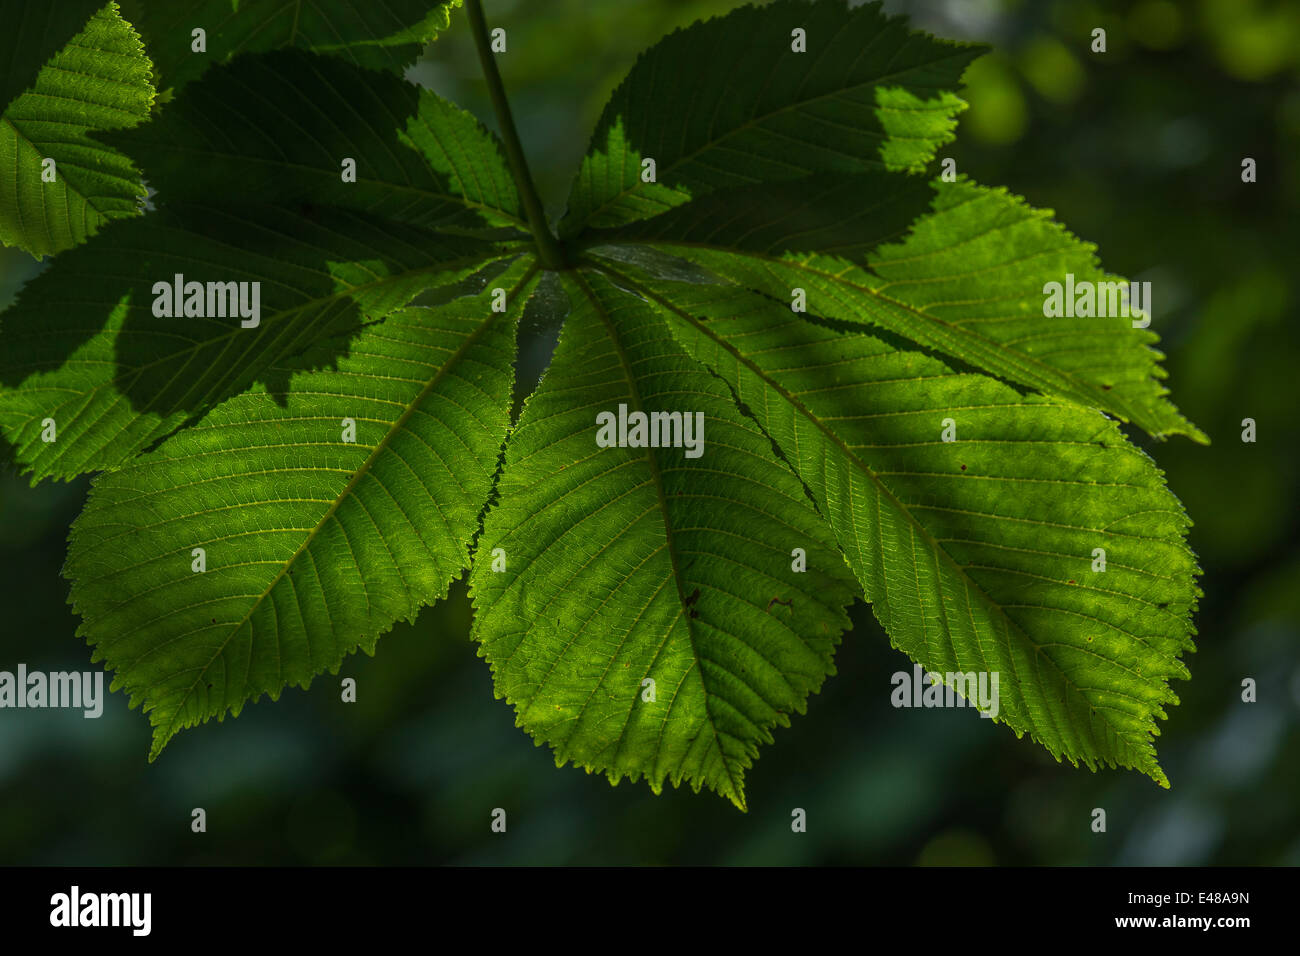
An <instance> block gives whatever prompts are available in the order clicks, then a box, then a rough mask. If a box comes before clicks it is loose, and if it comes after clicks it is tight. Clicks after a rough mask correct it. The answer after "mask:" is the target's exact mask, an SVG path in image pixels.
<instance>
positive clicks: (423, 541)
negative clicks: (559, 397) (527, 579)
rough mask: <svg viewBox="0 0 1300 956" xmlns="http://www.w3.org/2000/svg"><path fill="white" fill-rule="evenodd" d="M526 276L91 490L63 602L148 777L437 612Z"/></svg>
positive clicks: (191, 432)
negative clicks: (157, 764)
mask: <svg viewBox="0 0 1300 956" xmlns="http://www.w3.org/2000/svg"><path fill="white" fill-rule="evenodd" d="M536 275H537V271H536V269H535V267H534V266H533V264H532V263H531V261H529V260H528V258H527V257H524V258H521V259H520V260H518V261H516V262H514V263H513V264H512V265H510V267H509V269H508V270H507V271H506V272H505V273H504V274H502V275H500V276H497V277H496V278H495V279H494V280H493V283H492V285H493V288H488V289H484V291H483V292H482V293H481V294H479V295H478V296H475V297H472V298H460V299H456V300H454V301H452V302H451V303H449V304H446V305H442V306H439V307H436V308H422V307H411V308H404V309H401V310H399V311H397V312H395V313H393V314H392V315H390V316H388V318H387V319H386V320H385V321H384V322H382V323H380V324H378V325H375V326H373V327H371V328H368V329H366V330H365V331H364V332H363V333H362V334H361V335H360V336H359V337H358V338H357V339H356V340H355V342H354V344H353V348H352V351H351V354H350V355H349V356H348V357H347V358H345V359H342V360H341V361H340V362H339V367H338V368H337V370H330V371H321V372H315V373H311V374H309V375H303V376H299V377H298V378H296V379H295V382H294V388H293V390H292V391H291V392H290V393H289V395H288V396H287V401H286V402H285V404H283V405H281V404H280V403H278V402H277V401H275V400H274V399H273V398H272V397H271V396H270V395H268V394H267V393H266V392H264V391H260V390H259V391H250V392H246V393H244V394H242V395H239V396H236V397H234V398H231V399H229V400H228V401H226V402H224V403H223V404H222V405H220V406H219V407H217V408H216V409H214V410H213V411H212V412H210V413H209V414H208V415H207V416H205V417H204V419H203V420H202V421H201V422H199V423H198V424H196V425H194V426H192V427H190V428H187V429H185V430H183V431H181V432H179V433H177V434H176V435H174V436H172V437H171V438H169V439H168V440H167V441H166V442H164V443H163V444H162V445H161V446H160V447H159V448H158V449H157V450H155V451H152V452H150V453H148V454H146V455H143V456H141V457H140V458H138V459H137V460H135V461H132V462H131V463H129V464H128V465H125V466H124V467H122V468H121V469H119V470H117V471H113V472H108V473H105V474H103V475H100V476H99V477H97V478H96V479H95V480H94V482H93V484H92V487H91V493H90V498H89V501H88V502H87V505H86V509H85V511H84V512H83V513H82V514H81V516H80V517H79V518H78V519H77V521H76V522H75V524H74V525H73V528H72V534H71V539H70V542H71V543H70V548H69V556H68V561H67V565H66V567H65V574H66V576H67V577H68V578H69V579H70V580H71V582H72V591H71V597H70V601H71V603H72V604H73V606H74V607H75V608H76V610H77V611H78V612H79V613H80V614H81V615H82V618H83V624H82V627H81V629H80V631H79V633H80V634H82V635H84V636H85V637H86V639H87V641H88V642H89V643H90V644H91V645H92V646H93V647H94V649H95V655H94V659H95V660H103V661H104V663H105V666H106V667H107V668H108V669H109V670H111V671H113V673H114V675H115V676H114V681H113V688H114V689H117V688H124V689H125V690H126V691H127V693H128V694H129V695H130V697H131V703H132V706H136V705H142V706H143V709H144V711H145V712H147V713H148V715H149V718H150V721H151V723H152V724H153V727H154V742H153V748H152V751H151V754H150V757H151V759H152V758H153V757H156V756H157V755H158V753H159V752H160V751H161V750H162V748H163V746H164V745H165V744H166V743H167V741H168V740H169V739H170V738H171V737H172V736H173V735H174V734H175V733H176V732H177V731H178V730H180V729H182V728H184V727H189V726H193V725H195V724H197V723H200V722H202V721H205V720H207V719H209V718H212V717H218V718H224V715H225V714H226V713H227V712H231V713H234V714H236V715H237V714H238V713H239V712H240V710H241V709H242V707H243V705H244V704H245V702H247V701H249V700H256V699H257V698H258V697H260V695H262V694H269V695H270V696H271V697H272V699H276V698H278V697H279V694H280V691H281V690H282V689H283V688H284V687H286V686H288V685H290V684H296V685H301V686H304V687H305V686H307V685H308V684H309V683H310V681H311V679H312V677H313V676H315V675H317V674H320V673H323V672H324V671H326V670H331V671H333V672H337V670H338V667H339V664H340V662H341V661H342V659H343V657H344V656H345V655H346V654H348V653H351V652H353V651H355V650H356V649H357V648H358V647H359V648H361V649H363V650H365V651H366V652H367V653H373V650H374V646H375V641H376V639H377V638H378V637H379V635H380V634H382V633H383V632H385V631H387V630H388V629H389V628H390V627H391V626H392V625H393V624H394V623H395V622H396V621H398V620H401V619H411V618H413V617H414V616H415V614H416V612H417V611H418V610H419V609H420V608H421V607H422V606H423V605H425V604H428V603H430V602H432V601H434V600H437V599H439V598H441V597H444V596H445V595H446V593H447V587H448V584H449V583H450V582H451V581H452V580H453V579H455V578H456V577H457V576H458V575H459V574H460V572H461V570H462V569H463V568H464V567H465V566H466V564H467V563H468V560H469V544H470V541H471V540H472V538H473V536H474V534H475V532H476V531H477V530H478V526H479V525H478V522H479V516H480V514H481V512H482V508H483V503H484V502H485V501H486V500H487V497H488V492H489V489H490V487H491V483H492V477H493V475H494V474H495V472H496V468H497V459H498V455H499V453H500V450H501V445H502V442H503V441H504V439H505V435H506V429H507V427H508V424H509V415H510V394H511V383H512V379H513V361H514V354H515V345H514V343H515V328H516V324H517V321H518V318H519V315H520V313H521V312H522V310H523V307H524V304H525V303H526V301H527V299H528V297H529V295H530V294H531V290H532V289H533V287H534V286H535V284H536ZM494 288H504V289H506V290H507V308H506V310H505V311H504V312H498V311H496V310H494V308H493V304H494V298H495V295H494V291H493V289H494ZM349 423H350V424H351V425H352V426H353V428H354V429H355V431H354V434H353V437H354V439H355V440H354V441H351V440H348V436H347V430H348V426H349ZM194 549H203V552H202V555H201V557H202V560H203V566H202V568H200V567H199V565H198V563H197V562H198V561H199V559H200V555H198V554H197V553H196V552H195V550H194Z"/></svg>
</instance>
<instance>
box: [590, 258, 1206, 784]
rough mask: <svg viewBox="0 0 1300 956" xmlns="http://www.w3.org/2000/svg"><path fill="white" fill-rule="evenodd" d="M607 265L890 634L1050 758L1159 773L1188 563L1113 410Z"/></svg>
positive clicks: (1192, 599)
mask: <svg viewBox="0 0 1300 956" xmlns="http://www.w3.org/2000/svg"><path fill="white" fill-rule="evenodd" d="M614 271H616V272H618V270H614ZM619 274H620V275H621V276H622V278H621V281H624V282H626V283H628V284H631V285H633V286H634V287H635V288H638V289H640V290H641V291H642V292H643V293H644V294H645V295H647V296H649V297H650V298H651V299H652V300H653V301H654V302H655V303H656V304H657V305H658V307H659V308H660V309H661V311H662V312H663V314H664V315H665V316H666V317H668V318H669V320H670V323H671V328H672V330H673V332H674V334H675V335H676V336H678V337H679V339H680V341H681V342H682V343H683V344H684V346H685V347H686V348H687V350H688V351H689V352H690V354H691V355H693V356H694V357H695V358H697V359H698V360H699V361H701V362H703V363H705V364H706V365H707V366H708V367H709V368H710V369H711V370H713V371H714V372H715V373H716V374H717V375H719V376H720V377H721V378H722V379H723V380H724V381H726V382H727V384H728V385H729V386H730V387H731V388H733V389H734V390H735V392H736V395H737V396H738V398H739V400H740V401H741V402H743V403H744V404H745V406H746V407H747V408H749V409H752V410H753V413H754V415H755V417H756V419H757V421H758V422H759V424H760V425H761V426H762V427H763V429H764V431H765V432H766V433H767V434H769V435H770V436H771V437H772V439H773V440H774V441H775V442H776V444H777V445H778V446H779V447H780V448H781V449H782V452H783V453H784V455H785V457H786V459H787V461H788V462H789V464H790V466H791V468H792V469H793V470H794V472H795V473H796V474H797V475H798V476H799V478H800V479H801V480H802V481H803V482H804V484H805V485H806V487H808V488H809V490H810V491H811V493H812V495H813V500H814V501H815V502H816V504H817V507H818V508H819V509H820V511H821V512H822V514H824V515H825V516H826V518H827V520H828V521H829V523H830V525H831V527H832V528H834V529H835V534H836V538H837V540H838V542H839V545H840V547H841V549H842V550H843V552H844V554H845V557H846V558H847V560H848V562H849V565H850V566H851V567H852V568H853V570H854V572H855V573H856V575H857V577H858V580H859V581H860V582H861V584H862V587H863V589H864V591H865V594H866V598H867V600H868V601H870V602H871V605H872V610H873V611H874V613H875V615H876V617H877V619H878V620H879V621H880V622H881V624H882V625H883V626H884V628H885V630H886V632H887V633H888V634H889V635H890V639H891V642H892V643H893V644H894V646H895V647H897V648H899V649H900V650H902V651H904V652H905V653H906V654H907V655H908V656H909V657H911V658H912V659H913V660H915V661H917V662H918V663H920V664H921V665H922V666H924V667H925V668H926V669H927V670H928V671H935V672H938V673H940V674H950V673H959V672H960V673H971V672H998V673H999V674H1000V689H999V694H1000V714H999V715H998V717H997V719H998V720H999V721H1002V722H1005V723H1007V724H1008V725H1009V726H1011V727H1012V728H1013V729H1014V730H1015V731H1016V733H1017V734H1024V733H1028V734H1030V735H1031V736H1032V737H1033V739H1035V740H1037V741H1039V742H1040V743H1042V744H1043V745H1044V746H1045V747H1046V748H1047V749H1048V750H1049V751H1050V752H1051V753H1052V754H1054V755H1055V756H1056V757H1057V758H1058V759H1060V758H1061V757H1065V758H1067V759H1069V760H1071V761H1072V762H1075V763H1078V762H1083V763H1084V764H1086V765H1087V766H1089V767H1091V768H1095V767H1096V766H1098V765H1099V764H1110V765H1118V766H1122V767H1132V768H1137V769H1139V770H1141V771H1142V772H1144V773H1146V774H1148V775H1150V776H1151V777H1152V779H1154V780H1156V781H1157V782H1159V783H1161V784H1162V785H1164V786H1168V781H1167V779H1166V777H1165V775H1164V772H1163V771H1162V770H1161V769H1160V767H1159V765H1158V764H1157V763H1156V758H1155V748H1154V746H1153V742H1152V736H1153V735H1154V734H1157V733H1158V732H1159V731H1158V728H1157V726H1156V723H1155V719H1156V718H1164V717H1165V711H1164V706H1165V705H1167V704H1176V703H1177V702H1178V698H1177V697H1176V696H1175V695H1174V693H1173V691H1172V690H1170V688H1169V686H1168V683H1167V682H1168V680H1169V679H1171V678H1176V677H1177V678H1186V677H1187V676H1188V674H1187V670H1186V668H1185V666H1184V665H1183V663H1182V662H1181V660H1180V659H1179V658H1180V655H1181V654H1182V653H1183V652H1184V651H1191V650H1194V649H1195V648H1194V646H1193V644H1192V639H1191V636H1192V634H1194V633H1195V631H1194V629H1193V627H1192V625H1191V614H1192V611H1193V610H1194V608H1195V605H1196V600H1197V597H1198V596H1199V595H1200V591H1199V589H1198V588H1197V587H1196V585H1195V576H1196V575H1197V574H1198V573H1199V568H1198V567H1197V565H1196V561H1195V558H1194V556H1193V555H1192V553H1191V551H1190V550H1189V549H1188V548H1187V545H1186V542H1185V540H1184V538H1185V535H1186V531H1187V528H1188V525H1189V524H1190V522H1189V521H1188V520H1187V517H1186V515H1185V513H1184V512H1183V509H1182V506H1181V505H1180V504H1179V502H1178V500H1177V499H1176V498H1174V496H1173V495H1172V494H1170V492H1169V491H1168V490H1167V489H1166V488H1165V487H1164V482H1163V476H1162V475H1161V473H1160V472H1159V471H1158V470H1157V469H1156V468H1155V467H1154V466H1153V464H1152V462H1151V460H1150V459H1149V458H1148V457H1147V456H1146V455H1145V454H1143V453H1142V452H1141V451H1139V450H1138V449H1136V448H1134V447H1133V446H1132V445H1130V444H1129V443H1128V441H1127V440H1126V439H1125V438H1124V436H1123V434H1122V433H1121V432H1120V430H1119V429H1118V427H1117V426H1116V425H1115V423H1114V422H1113V421H1109V420H1107V419H1106V418H1105V417H1103V416H1101V415H1099V414H1097V413H1096V412H1095V411H1091V410H1088V409H1084V408H1080V407H1077V406H1072V405H1068V404H1063V403H1060V402H1057V401H1054V400H1051V399H1045V398H1041V397H1038V396H1034V395H1022V394H1020V393H1018V392H1016V391H1015V390H1013V389H1011V388H1009V387H1007V386H1006V385H1004V384H1002V383H999V382H997V381H995V380H993V379H991V378H988V377H986V376H983V375H977V374H971V373H968V372H965V371H959V370H956V369H953V368H952V367H950V366H949V365H947V364H945V363H944V362H942V361H940V360H939V359H936V358H933V357H930V356H927V355H924V354H922V353H921V352H918V351H915V350H909V349H900V348H899V347H897V345H896V344H893V343H889V342H886V341H883V340H882V339H880V338H877V337H875V336H872V335H868V334H865V333H859V332H853V331H840V330H837V329H833V328H827V327H823V326H819V325H817V324H815V323H813V322H809V321H806V320H804V319H802V318H800V317H799V316H796V315H794V314H792V313H791V312H790V310H789V308H787V307H784V306H781V305H779V304H777V303H773V302H772V301H771V300H769V299H767V298H765V297H763V296H761V295H757V294H755V293H752V292H749V291H746V290H742V289H737V288H735V287H729V286H709V285H699V284H697V285H690V284H685V283H672V282H665V281H663V280H660V279H656V278H654V277H652V276H648V275H645V274H642V276H641V278H640V281H639V283H638V282H637V281H636V279H634V278H631V277H629V276H627V275H623V274H622V273H621V272H620V273H619ZM949 420H951V424H952V425H953V427H954V428H955V434H954V437H955V440H953V441H945V440H944V438H943V431H944V428H945V426H946V425H948V424H949ZM1098 548H1100V549H1103V550H1104V552H1105V554H1104V558H1105V565H1104V571H1098V570H1096V567H1097V565H1096V563H1095V562H1096V559H1097V556H1098V555H1097V552H1096V551H1095V550H1094V549H1098Z"/></svg>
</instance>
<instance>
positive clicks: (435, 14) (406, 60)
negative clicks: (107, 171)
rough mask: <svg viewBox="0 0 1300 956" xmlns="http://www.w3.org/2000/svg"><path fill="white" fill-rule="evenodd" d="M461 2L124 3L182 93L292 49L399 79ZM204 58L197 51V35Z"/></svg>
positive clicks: (162, 71) (163, 72)
mask: <svg viewBox="0 0 1300 956" xmlns="http://www.w3.org/2000/svg"><path fill="white" fill-rule="evenodd" d="M458 6H460V0H383V2H382V3H377V2H375V0H238V2H234V0H195V2H187V3H178V2H176V0H122V8H123V11H124V14H125V16H126V18H127V19H128V20H130V21H131V23H133V24H134V25H135V27H136V29H137V30H139V31H140V33H141V35H142V36H143V37H144V39H145V43H146V44H147V46H148V49H149V55H150V56H151V57H152V58H153V60H154V62H155V63H157V64H158V73H159V83H158V87H159V89H162V88H164V87H179V86H183V85H184V84H186V83H189V82H190V81H191V80H193V79H195V78H196V77H198V76H199V75H200V74H201V73H202V72H203V71H204V70H206V69H207V68H208V67H209V66H211V65H212V64H214V63H223V62H225V61H226V60H229V59H230V58H231V57H233V56H235V55H237V54H239V53H252V52H264V51H266V50H278V49H281V48H283V47H296V48H299V49H304V50H311V51H313V52H316V53H328V54H332V55H335V56H339V57H342V58H344V59H346V60H348V61H350V62H352V63H356V64H358V65H360V66H368V67H373V68H376V69H386V70H391V71H394V72H398V73H400V72H401V71H402V69H403V68H405V67H406V66H407V65H409V64H410V63H412V62H413V61H414V60H415V58H416V57H417V56H419V54H420V50H421V49H422V48H423V47H424V45H425V44H426V43H428V42H429V41H430V40H432V39H434V38H435V37H436V36H437V35H438V34H439V33H441V32H442V31H443V30H444V29H446V28H447V26H448V24H449V23H450V22H451V11H452V10H453V9H455V8H456V7H458ZM196 29H202V30H203V31H204V33H205V37H204V41H205V45H206V52H203V53H196V52H195V51H194V36H193V33H194V30H196Z"/></svg>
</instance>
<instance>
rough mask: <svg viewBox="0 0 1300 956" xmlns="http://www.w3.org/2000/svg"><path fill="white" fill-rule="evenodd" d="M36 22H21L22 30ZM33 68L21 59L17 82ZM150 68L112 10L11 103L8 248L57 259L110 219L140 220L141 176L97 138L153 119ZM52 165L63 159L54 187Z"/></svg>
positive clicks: (3, 199) (4, 161)
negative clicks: (136, 217) (102, 132)
mask: <svg viewBox="0 0 1300 956" xmlns="http://www.w3.org/2000/svg"><path fill="white" fill-rule="evenodd" d="M28 6H30V5H28ZM49 6H54V4H49ZM28 22H29V21H27V20H26V19H22V20H20V21H19V24H18V28H19V30H20V31H22V30H24V24H25V23H28ZM56 23H57V24H58V25H59V26H65V25H66V24H65V23H64V21H63V20H62V18H61V17H60V18H58V19H54V18H52V19H51V22H50V28H51V29H54V25H55V24H56ZM7 28H8V25H7V24H6V29H7ZM24 36H25V37H27V38H32V39H34V38H33V37H31V33H30V32H26V33H24ZM65 39H66V37H65ZM26 66H27V64H26V63H23V62H21V61H20V63H19V65H18V67H17V69H18V71H19V73H18V75H22V72H23V71H24V70H25V68H26ZM151 69H152V67H151V64H150V62H149V59H148V57H146V56H145V55H144V51H143V48H142V47H141V44H140V38H139V37H138V36H136V34H135V31H134V30H132V29H131V26H130V25H129V24H128V23H126V22H125V21H124V20H122V18H121V17H120V16H118V14H117V9H116V6H115V5H114V4H112V3H110V4H107V5H105V6H104V7H103V9H102V10H100V11H99V12H97V13H96V14H95V15H94V16H93V17H91V18H90V21H89V22H88V23H87V24H86V25H85V29H83V30H82V31H81V32H80V33H78V34H77V35H76V36H75V37H73V38H72V39H71V41H70V42H68V44H67V46H65V47H63V49H61V50H60V51H59V52H58V53H56V54H55V55H54V56H53V57H52V58H51V59H50V61H49V62H48V63H46V64H45V66H43V67H42V68H41V70H40V72H39V73H38V74H37V75H36V77H35V81H34V82H33V83H32V85H31V88H30V89H29V90H28V91H27V92H25V93H22V94H21V95H19V96H17V98H16V99H14V100H13V101H12V102H9V103H8V105H7V106H6V107H5V108H4V113H3V114H0V169H4V170H6V171H8V172H10V173H11V174H12V176H13V180H12V185H11V186H6V188H5V189H4V190H3V191H0V243H3V244H4V245H6V246H18V247H20V248H22V249H25V250H27V251H28V252H30V253H31V254H32V255H34V256H38V257H39V256H46V255H51V254H53V253H56V252H59V251H61V250H63V249H68V248H71V247H72V246H75V245H77V244H78V243H81V242H84V241H85V240H86V238H87V237H88V236H90V235H92V234H93V233H94V232H95V231H96V230H97V229H98V228H99V227H100V226H101V225H102V224H103V223H104V222H105V221H106V220H109V219H116V218H121V217H124V216H134V215H137V214H138V213H139V211H140V209H141V207H142V204H143V201H144V197H145V188H144V184H143V183H142V182H141V181H140V174H139V173H138V172H137V171H136V170H135V168H134V167H133V166H132V165H131V162H130V160H128V159H127V158H126V157H125V156H123V155H122V154H120V153H118V152H117V151H115V150H112V149H109V148H108V147H106V146H105V145H104V144H103V143H101V142H99V141H97V140H96V139H95V138H94V137H93V136H91V135H90V134H91V133H92V132H94V131H97V130H110V129H120V128H123V127H127V126H133V125H135V124H136V123H139V122H142V121H143V120H145V119H146V118H147V117H148V115H149V110H150V107H151V106H152V104H153V98H154V90H153V85H152V83H151V82H150V75H151ZM20 82H22V81H20ZM46 159H52V160H54V167H53V169H52V170H51V171H50V173H48V174H47V175H52V176H53V179H52V181H48V182H47V181H46V180H45V177H44V176H43V175H42V174H43V172H44V171H45V168H46V167H45V166H44V165H43V161H44V160H46Z"/></svg>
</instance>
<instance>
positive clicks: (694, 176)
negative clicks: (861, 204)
mask: <svg viewBox="0 0 1300 956" xmlns="http://www.w3.org/2000/svg"><path fill="white" fill-rule="evenodd" d="M796 28H798V29H803V30H804V31H806V38H807V52H804V53H799V52H795V51H794V50H793V48H792V47H793V40H792V31H793V30H794V29H796ZM981 52H983V48H982V47H979V46H975V45H971V44H958V43H949V42H947V41H942V40H936V39H935V38H933V37H931V36H929V35H927V34H923V33H914V32H909V31H908V29H907V21H906V20H905V19H903V18H900V17H886V16H885V15H884V14H882V13H881V12H880V5H879V4H878V3H873V4H868V5H866V6H861V7H857V8H855V9H849V8H848V7H847V6H846V5H845V3H844V2H843V0H817V2H815V3H812V4H808V3H803V2H798V0H777V2H776V3H773V4H771V5H769V6H766V7H761V8H760V7H748V6H747V7H740V8H738V9H736V10H733V11H732V12H731V13H729V14H727V15H726V16H725V17H719V18H717V19H713V20H708V21H705V22H702V23H697V24H695V25H693V26H691V27H689V28H687V29H685V30H678V31H677V32H675V33H672V34H670V35H669V36H667V37H666V38H664V39H663V40H661V41H660V42H659V43H658V44H656V45H655V46H654V47H652V48H651V49H649V50H648V51H646V52H645V53H643V54H642V55H641V57H640V58H639V59H638V60H637V63H636V65H635V66H634V67H633V68H632V71H631V73H629V74H628V76H627V78H626V79H625V80H624V81H623V83H622V85H620V86H619V88H618V89H617V90H616V91H615V92H614V95H613V97H612V99H611V100H610V102H609V104H608V105H607V106H606V107H605V111H604V113H603V114H602V115H601V118H600V121H599V122H598V124H597V126H596V132H595V135H594V137H593V139H592V144H591V149H590V151H589V153H588V155H587V158H586V159H585V160H583V164H582V169H581V170H580V171H579V173H578V178H577V180H576V181H575V183H574V186H573V191H572V193H571V194H570V196H569V211H568V215H567V217H566V218H565V220H564V222H563V223H562V224H561V234H562V235H564V236H574V235H577V234H578V233H579V232H581V231H582V229H583V228H584V227H588V226H590V227H596V228H603V227H612V226H617V225H621V224H623V223H626V222H629V221H632V220H636V219H642V218H645V217H647V216H653V215H655V214H657V213H661V212H663V211H664V210H665V209H668V208H671V207H672V206H676V205H679V204H681V203H683V202H685V201H687V200H688V199H691V198H692V197H698V196H700V195H703V194H704V193H707V192H710V191H712V190H715V189H720V188H726V187H735V186H739V185H745V184H752V183H760V182H761V183H772V182H779V181H782V180H788V179H797V178H801V177H803V176H807V175H810V174H812V173H818V172H855V171H861V170H864V169H881V168H888V169H909V170H918V169H921V168H924V167H925V165H926V164H927V163H928V162H929V161H930V160H931V159H932V158H933V156H934V153H935V150H936V149H938V147H940V146H942V145H943V144H944V143H947V142H949V141H950V140H951V139H952V137H953V128H954V126H955V125H956V120H955V115H956V113H957V112H958V111H959V110H961V109H963V108H964V106H965V104H964V103H963V102H962V101H961V100H960V99H959V98H958V97H957V96H956V94H955V93H954V92H953V91H954V90H955V89H956V88H957V86H958V85H959V83H960V80H961V74H962V72H963V71H964V70H965V68H966V66H967V65H968V64H969V63H970V62H971V60H973V59H974V58H975V57H976V56H978V55H979V54H980V53H981ZM646 159H653V160H654V161H655V177H656V180H655V181H654V182H650V183H647V182H645V181H643V161H644V160H646Z"/></svg>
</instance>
